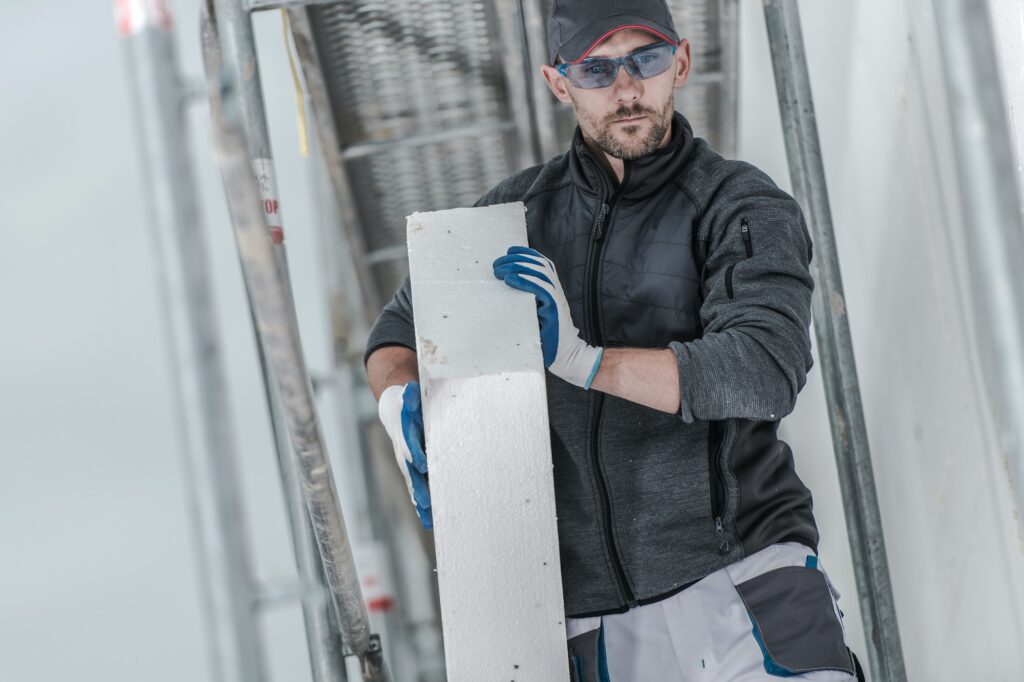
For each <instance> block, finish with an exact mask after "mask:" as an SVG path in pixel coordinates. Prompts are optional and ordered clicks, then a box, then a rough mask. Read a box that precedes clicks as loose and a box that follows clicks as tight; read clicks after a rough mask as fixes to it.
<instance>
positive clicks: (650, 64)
mask: <svg viewBox="0 0 1024 682" xmlns="http://www.w3.org/2000/svg"><path fill="white" fill-rule="evenodd" d="M675 52H676V46H675V45H672V44H671V43H657V44H655V45H650V46H648V47H642V48H640V49H639V50H636V51H634V52H631V53H630V54H627V55H626V56H625V57H591V58H588V59H584V60H583V61H582V62H576V63H573V64H559V65H558V72H559V73H561V74H562V75H563V76H565V77H566V78H568V79H569V82H570V83H572V84H573V85H574V86H576V87H577V88H606V87H608V86H609V85H611V84H612V83H614V82H615V77H616V76H618V74H619V66H625V67H626V72H627V73H629V75H631V76H632V77H633V78H639V79H643V78H650V77H651V76H657V75H658V74H659V73H663V72H664V71H665V69H667V68H668V67H669V66H671V64H672V55H674V54H675Z"/></svg>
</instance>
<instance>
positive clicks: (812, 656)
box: [736, 566, 856, 677]
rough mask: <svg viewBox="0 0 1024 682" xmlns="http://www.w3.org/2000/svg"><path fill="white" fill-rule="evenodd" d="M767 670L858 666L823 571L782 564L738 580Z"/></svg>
mask: <svg viewBox="0 0 1024 682" xmlns="http://www.w3.org/2000/svg"><path fill="white" fill-rule="evenodd" d="M736 591H737V592H738V593H739V595H740V598H741V599H742V600H743V604H744V605H745V606H746V608H747V615H748V616H750V621H751V623H752V624H753V633H754V638H755V639H756V640H757V643H758V645H759V646H760V647H761V653H762V654H763V655H764V667H765V670H766V671H767V672H768V673H769V674H770V675H776V676H779V677H789V676H791V675H794V674H800V673H805V672H811V671H814V670H840V671H843V672H846V673H849V674H850V675H855V674H856V670H855V667H854V664H853V660H852V658H851V656H850V651H849V649H847V648H846V642H845V639H844V636H843V626H842V624H841V623H840V622H839V618H838V617H837V616H836V612H835V608H834V604H833V602H832V594H831V592H830V591H829V587H828V584H827V583H826V581H825V575H824V574H823V573H822V572H821V571H819V570H817V569H816V568H810V567H804V566H784V567H782V568H776V569H773V570H771V571H767V572H766V573H763V574H761V575H759V576H757V577H755V578H751V579H750V580H747V581H745V582H743V583H740V584H738V585H736Z"/></svg>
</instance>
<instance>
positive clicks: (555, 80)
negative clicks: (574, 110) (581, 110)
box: [540, 64, 572, 104]
mask: <svg viewBox="0 0 1024 682" xmlns="http://www.w3.org/2000/svg"><path fill="white" fill-rule="evenodd" d="M540 73H541V75H542V76H544V82H545V83H547V84H548V89H550V90H551V92H552V93H554V95H555V97H557V98H558V101H560V102H565V103H566V104H571V103H572V97H571V96H570V95H569V82H568V81H567V80H566V79H565V78H563V77H562V74H560V73H558V69H556V68H555V67H553V66H549V65H547V64H541V67H540Z"/></svg>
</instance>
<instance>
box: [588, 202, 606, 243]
mask: <svg viewBox="0 0 1024 682" xmlns="http://www.w3.org/2000/svg"><path fill="white" fill-rule="evenodd" d="M607 215H608V204H606V203H603V202H602V203H601V209H600V210H599V211H598V212H597V218H595V219H594V227H593V229H591V231H590V236H591V237H592V238H593V239H594V241H595V242H597V241H601V237H603V236H604V219H605V216H607Z"/></svg>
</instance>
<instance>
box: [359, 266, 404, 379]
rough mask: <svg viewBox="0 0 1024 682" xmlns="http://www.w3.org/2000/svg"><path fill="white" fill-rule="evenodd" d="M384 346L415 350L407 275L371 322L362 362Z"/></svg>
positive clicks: (364, 362)
mask: <svg viewBox="0 0 1024 682" xmlns="http://www.w3.org/2000/svg"><path fill="white" fill-rule="evenodd" d="M385 346H405V347H406V348H408V349H409V350H412V351H415V350H416V327H415V325H414V324H413V317H412V286H411V285H410V283H409V276H408V275H406V276H405V281H403V282H402V286H400V287H399V288H398V291H396V292H395V295H394V296H392V297H391V300H390V301H388V303H387V305H385V306H384V309H383V310H381V313H380V315H379V316H378V317H377V321H376V322H374V323H373V328H371V329H370V336H369V338H367V339H366V352H365V353H364V354H363V364H364V365H365V364H366V361H367V360H368V359H369V358H370V356H371V355H372V354H373V352H374V351H375V350H377V349H378V348H384V347H385Z"/></svg>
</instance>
